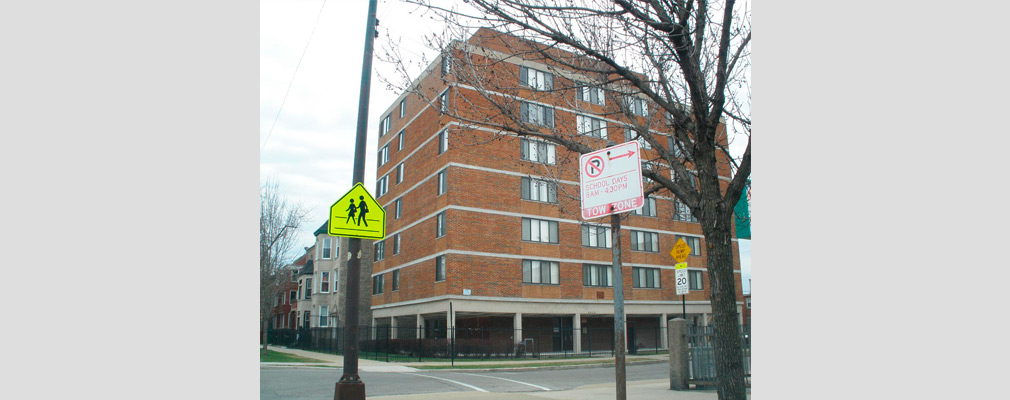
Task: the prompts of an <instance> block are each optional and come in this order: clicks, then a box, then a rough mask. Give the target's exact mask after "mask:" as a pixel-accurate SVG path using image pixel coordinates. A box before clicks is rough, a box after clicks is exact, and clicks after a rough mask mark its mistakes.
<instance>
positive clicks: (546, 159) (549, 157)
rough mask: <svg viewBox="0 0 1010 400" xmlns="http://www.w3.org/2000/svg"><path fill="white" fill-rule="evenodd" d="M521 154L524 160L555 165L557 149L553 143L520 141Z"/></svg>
mask: <svg viewBox="0 0 1010 400" xmlns="http://www.w3.org/2000/svg"><path fill="white" fill-rule="evenodd" d="M519 152H520V155H521V157H520V158H522V159H523V160H526V161H533V162H538V163H541V164H547V165H554V163H555V161H556V160H555V147H554V144H553V143H545V142H539V141H536V140H529V139H519Z"/></svg>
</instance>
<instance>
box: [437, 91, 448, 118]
mask: <svg viewBox="0 0 1010 400" xmlns="http://www.w3.org/2000/svg"><path fill="white" fill-rule="evenodd" d="M438 111H441V112H442V113H445V112H446V111H449V89H445V91H444V92H442V94H441V95H439V96H438Z"/></svg>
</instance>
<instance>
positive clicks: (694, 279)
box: [687, 271, 704, 290]
mask: <svg viewBox="0 0 1010 400" xmlns="http://www.w3.org/2000/svg"><path fill="white" fill-rule="evenodd" d="M687 275H688V276H687V281H688V289H690V290H702V289H703V288H704V286H702V284H703V283H704V282H702V277H701V271H687Z"/></svg>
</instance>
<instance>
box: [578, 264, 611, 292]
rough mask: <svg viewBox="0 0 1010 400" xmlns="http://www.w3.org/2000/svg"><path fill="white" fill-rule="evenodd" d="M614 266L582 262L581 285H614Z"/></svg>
mask: <svg viewBox="0 0 1010 400" xmlns="http://www.w3.org/2000/svg"><path fill="white" fill-rule="evenodd" d="M613 276H614V267H613V266H610V265H601V264H582V285H583V286H599V287H611V286H614V283H613V280H612V279H611V278H612V277H613Z"/></svg>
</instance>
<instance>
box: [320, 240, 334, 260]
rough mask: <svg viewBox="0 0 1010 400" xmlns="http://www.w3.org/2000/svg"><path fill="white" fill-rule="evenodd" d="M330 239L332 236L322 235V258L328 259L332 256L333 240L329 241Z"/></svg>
mask: <svg viewBox="0 0 1010 400" xmlns="http://www.w3.org/2000/svg"><path fill="white" fill-rule="evenodd" d="M332 239H333V238H329V237H324V238H323V240H322V242H323V246H322V248H323V259H324V260H329V259H330V258H333V249H332V246H333V242H332V241H331V240H332Z"/></svg>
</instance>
